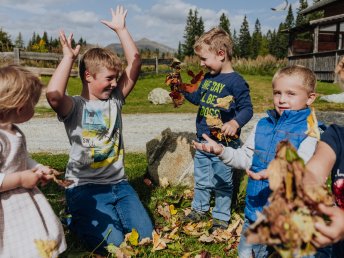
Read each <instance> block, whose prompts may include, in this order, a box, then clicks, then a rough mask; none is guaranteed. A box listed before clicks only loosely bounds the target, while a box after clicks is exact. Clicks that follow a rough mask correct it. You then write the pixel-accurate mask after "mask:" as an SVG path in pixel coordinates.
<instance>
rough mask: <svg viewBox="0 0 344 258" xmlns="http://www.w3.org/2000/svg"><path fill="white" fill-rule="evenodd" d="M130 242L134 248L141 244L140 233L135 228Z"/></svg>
mask: <svg viewBox="0 0 344 258" xmlns="http://www.w3.org/2000/svg"><path fill="white" fill-rule="evenodd" d="M129 242H130V244H131V245H133V246H137V245H138V244H139V233H138V232H137V230H136V229H135V228H133V229H132V231H131V233H130V236H129Z"/></svg>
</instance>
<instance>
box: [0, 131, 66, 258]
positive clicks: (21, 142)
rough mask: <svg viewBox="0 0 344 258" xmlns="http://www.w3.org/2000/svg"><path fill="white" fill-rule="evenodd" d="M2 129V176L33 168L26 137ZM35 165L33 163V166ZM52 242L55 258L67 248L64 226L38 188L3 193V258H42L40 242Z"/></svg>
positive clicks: (0, 207)
mask: <svg viewBox="0 0 344 258" xmlns="http://www.w3.org/2000/svg"><path fill="white" fill-rule="evenodd" d="M16 129H17V134H16V135H13V134H10V133H8V132H6V131H4V130H0V174H10V173H13V172H16V171H22V170H26V169H28V168H31V167H32V165H33V164H32V162H30V161H32V160H31V159H30V158H29V156H28V153H27V150H26V142H25V136H24V134H23V133H22V132H21V131H20V130H19V129H18V128H17V127H16ZM30 163H31V164H30ZM43 241H44V243H47V244H48V243H50V245H51V247H52V251H51V253H50V254H51V255H50V256H51V257H57V256H58V254H59V253H62V252H63V251H64V250H65V249H66V242H65V237H64V232H63V228H62V225H61V223H60V221H59V219H58V218H57V216H56V215H55V213H54V211H53V210H52V208H51V206H50V204H49V203H48V201H47V199H46V198H45V197H44V195H43V194H42V192H41V191H40V190H39V189H38V188H37V187H35V188H33V189H24V188H16V189H13V190H9V191H5V192H0V257H6V258H12V257H13V258H17V257H23V258H39V257H42V256H41V254H40V253H39V250H38V248H37V244H36V243H43Z"/></svg>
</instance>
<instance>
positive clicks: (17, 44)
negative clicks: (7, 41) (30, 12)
mask: <svg viewBox="0 0 344 258" xmlns="http://www.w3.org/2000/svg"><path fill="white" fill-rule="evenodd" d="M14 45H15V47H17V48H21V49H23V48H24V40H23V36H22V34H21V32H19V34H18V36H17V38H16V40H15V42H14Z"/></svg>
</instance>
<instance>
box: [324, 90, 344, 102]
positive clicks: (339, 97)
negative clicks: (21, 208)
mask: <svg viewBox="0 0 344 258" xmlns="http://www.w3.org/2000/svg"><path fill="white" fill-rule="evenodd" d="M320 99H321V100H325V101H327V102H334V103H344V92H342V93H339V94H331V95H325V96H321V97H320Z"/></svg>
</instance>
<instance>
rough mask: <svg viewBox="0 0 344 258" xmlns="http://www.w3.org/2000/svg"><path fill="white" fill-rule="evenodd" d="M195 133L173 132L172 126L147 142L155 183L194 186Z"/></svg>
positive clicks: (149, 167)
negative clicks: (193, 142)
mask: <svg viewBox="0 0 344 258" xmlns="http://www.w3.org/2000/svg"><path fill="white" fill-rule="evenodd" d="M194 139H196V136H195V134H194V133H190V132H178V133H176V132H172V131H171V129H170V128H167V129H165V130H164V131H162V132H161V135H159V136H157V137H156V138H154V139H153V140H151V141H149V142H147V144H146V154H147V163H148V172H149V174H150V176H151V177H152V179H153V180H154V181H155V183H157V184H159V185H161V184H162V183H163V184H166V181H168V183H169V184H170V185H186V186H190V187H193V185H194V179H193V170H194V162H193V157H194V154H195V150H194V149H193V147H192V145H191V142H192V140H194Z"/></svg>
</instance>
